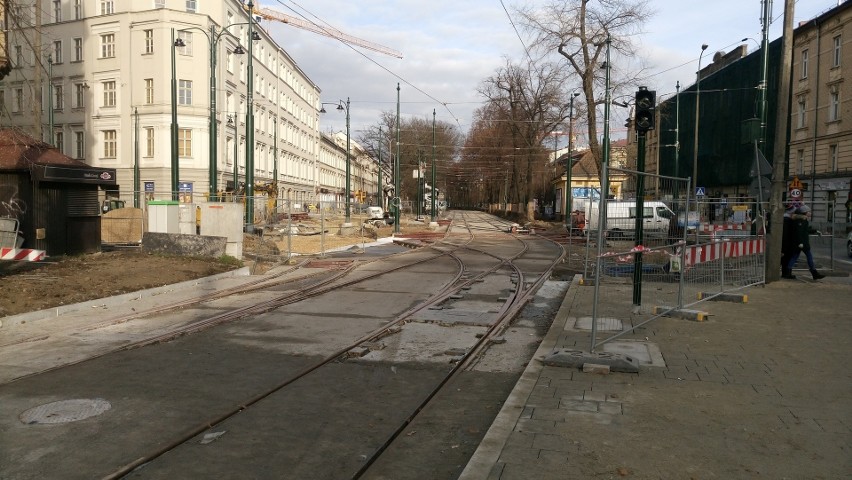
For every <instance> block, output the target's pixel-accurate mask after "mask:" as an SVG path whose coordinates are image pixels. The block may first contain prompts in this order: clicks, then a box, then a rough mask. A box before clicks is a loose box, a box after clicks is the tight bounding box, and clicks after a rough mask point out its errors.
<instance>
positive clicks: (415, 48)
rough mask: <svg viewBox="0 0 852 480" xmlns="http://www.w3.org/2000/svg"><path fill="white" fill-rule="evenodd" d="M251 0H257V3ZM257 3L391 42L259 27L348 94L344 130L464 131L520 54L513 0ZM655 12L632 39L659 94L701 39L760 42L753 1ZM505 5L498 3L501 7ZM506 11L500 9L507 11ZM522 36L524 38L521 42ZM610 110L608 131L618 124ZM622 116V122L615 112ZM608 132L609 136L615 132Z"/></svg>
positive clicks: (777, 12) (659, 3)
mask: <svg viewBox="0 0 852 480" xmlns="http://www.w3.org/2000/svg"><path fill="white" fill-rule="evenodd" d="M256 2H257V0H256ZM257 3H259V5H260V6H261V7H265V8H270V9H275V10H278V11H280V12H282V13H285V14H288V15H291V16H295V17H300V18H305V19H309V20H311V21H313V22H315V23H321V24H323V25H324V26H325V25H330V26H332V27H334V28H336V29H338V30H340V31H342V32H344V33H346V34H349V35H353V36H356V37H359V38H362V39H365V40H369V41H371V42H374V43H377V44H380V45H384V46H387V47H390V48H391V49H394V50H397V51H399V52H401V53H402V54H403V58H402V59H397V58H393V57H390V56H386V55H382V54H379V53H375V52H371V51H367V50H362V49H357V48H355V49H353V48H350V47H348V46H346V45H345V44H343V43H341V42H339V41H336V40H333V39H330V38H326V37H324V36H321V35H318V34H315V33H312V32H308V31H305V30H302V29H299V28H295V27H292V26H290V25H286V24H283V23H278V22H264V27H265V28H267V29H268V31H269V32H270V33H271V34H272V35H273V37H274V38H275V39H276V41H277V42H278V43H279V45H281V46H282V47H283V48H284V50H286V51H287V52H288V53H289V54H290V56H291V57H292V58H293V59H294V60H295V61H296V62H297V64H298V65H299V66H300V67H301V69H302V70H303V71H304V72H305V73H306V74H307V75H308V77H309V78H310V79H311V80H312V81H314V82H315V83H316V84H317V85H319V87H320V89H321V90H322V100H323V101H324V102H337V101H338V100H345V99H346V98H347V97H348V98H350V99H351V108H350V112H351V129H352V132H353V133H352V135H353V136H357V134H358V132H359V131H361V130H363V129H364V128H365V127H366V126H368V125H373V124H375V123H376V122H377V120H378V118H379V115H380V114H381V112H383V111H395V110H396V94H397V92H396V87H397V83H400V84H401V85H400V88H401V93H400V96H401V113H402V115H403V116H404V117H414V116H419V117H421V118H427V119H429V120H431V118H432V110H433V109H434V110H435V111H436V113H437V119H438V120H439V121H447V122H450V123H453V124H455V125H458V126H459V127H460V128H461V130H462V131H463V132H466V131H467V130H468V128H469V126H470V123H471V116H472V112H473V111H474V110H475V109H476V108H477V107H478V106H480V105H482V101H483V99H482V97H480V96H479V95H478V94H477V87H478V86H479V85H480V83H481V82H482V80H483V79H485V78H487V77H488V76H490V75H492V74H493V73H494V72H495V71H496V69H497V68H499V67H500V66H501V65H503V64H504V58H506V57H509V58H512V59H521V58H523V55H524V53H523V52H524V50H523V49H524V46H523V43H522V40H521V39H520V38H519V36H518V34H516V32H515V30H514V29H513V25H512V22H515V23H516V24H517V18H515V16H514V15H515V14H514V9H515V8H516V7H517V6H519V5H521V4H529V3H533V4H535V3H542V2H534V1H528V2H521V1H519V0H503V1H502V3H501V1H500V0H452V1H450V0H429V1H428V2H427V1H425V0H395V1H391V2H389V1H385V0H361V1H357V2H353V1H343V0H297V1H290V0H260V1H259V2H257ZM773 3H774V9H773V10H774V11H773V15H772V16H773V19H774V21H773V23H772V26H771V29H770V40H772V39H775V38H777V37H778V36H780V35H781V28H782V23H783V6H784V1H783V0H775V1H774V2H773ZM649 4H650V6H651V8H652V9H653V11H654V12H655V13H654V15H653V17H652V18H651V20H650V21H649V22H648V23H647V24H646V25H645V27H644V33H643V34H641V35H640V36H638V37H637V38H636V39H635V40H636V42H637V44H638V45H639V51H640V55H641V56H642V58H643V60H644V62H645V63H646V65H647V67H648V69H647V72H648V77H647V80H646V82H645V83H646V84H647V86H648V87H649V88H650V89H652V90H657V94H658V96H659V95H666V94H669V93H674V91H675V83H676V82H677V81H680V83H681V85H682V86H683V87H686V86H689V85H691V84H692V83H693V81H694V79H695V72H696V70H697V67H698V57H699V54H700V52H701V45H702V44H703V43H706V44H708V45H709V47H708V49H707V51H706V52H705V54H704V58H703V60H702V63H703V65H707V63H708V60H709V58H711V57H712V55H713V54H714V53H715V52H717V51H722V50H725V51H729V50H730V49H732V48H733V47H735V46H737V45H739V44H740V43H741V42H740V40H741V39H743V38H745V37H750V38H752V39H754V41H752V40H747V41H746V43H748V44H749V51H751V50H752V49H755V48H757V44H756V43H755V42H759V41H760V39H761V24H760V16H761V1H760V0H714V1H707V0H650V2H649ZM836 5H837V0H798V1H797V2H796V6H795V17H794V25H795V24H798V22H800V21H805V20H809V19H811V18H813V17H815V16H816V15H818V14H819V13H821V12H824V11H826V10H828V9H830V8H832V7H834V6H836ZM504 6H505V9H504ZM507 12H508V13H507ZM528 41H529V40H528V39H526V38H523V42H525V43H528ZM326 109H327V110H328V113H326V114H324V115H323V116H322V118H321V119H320V121H321V129H322V130H323V131H339V130H344V129H345V126H346V124H345V115H343V114H341V113H340V112H337V111H336V110H334V109H333V107H331V108H329V107H326ZM618 110H620V109H614V111H613V117H614V118H613V124H612V125H613V127H619V126H621V125H623V124H624V121H623V116H624V115H625V114H626V112H624V113H618ZM618 115H622V118H618ZM616 130H618V128H614V133H613V135H614V136H618V133H617V132H616Z"/></svg>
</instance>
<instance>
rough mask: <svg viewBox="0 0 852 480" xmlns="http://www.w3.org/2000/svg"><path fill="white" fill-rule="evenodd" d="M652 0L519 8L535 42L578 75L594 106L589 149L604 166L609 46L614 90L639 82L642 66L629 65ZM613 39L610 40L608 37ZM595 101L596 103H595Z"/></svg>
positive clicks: (556, 0)
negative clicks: (601, 125)
mask: <svg viewBox="0 0 852 480" xmlns="http://www.w3.org/2000/svg"><path fill="white" fill-rule="evenodd" d="M651 13H652V12H651V11H650V9H649V8H648V1H647V0H595V1H594V2H592V1H590V0H567V1H566V0H551V1H549V2H548V3H546V4H545V5H544V6H542V7H536V8H534V7H527V8H526V9H523V10H521V11H520V12H519V14H520V15H521V17H522V18H523V24H524V26H525V27H526V28H527V29H528V31H529V32H531V33H532V35H533V37H534V39H535V40H534V43H533V48H534V49H543V50H544V51H547V52H558V53H559V54H560V55H561V56H562V57H564V59H565V60H567V63H568V66H569V67H570V73H571V75H572V76H573V77H574V78H575V79H576V80H578V81H579V83H580V88H581V90H582V93H583V97H584V98H585V103H586V104H587V105H589V106H591V107H590V108H587V109H586V110H585V114H586V120H587V122H586V123H587V128H588V136H589V149H590V150H591V151H592V154H593V155H594V158H595V160H596V163H597V167H598V174H600V171H601V159H602V155H601V153H602V152H601V146H600V143H599V141H598V111H597V107H599V106H602V105H603V104H604V102H605V98H606V95H605V94H602V91H603V92H604V93H605V85H604V84H605V73H606V72H605V70H604V69H603V68H602V67H604V63H605V60H606V49H607V47H609V48H610V57H611V61H612V58H616V59H619V60H620V61H617V62H612V63H613V64H612V65H610V72H611V78H610V88H611V91H612V92H614V93H613V96H615V95H616V93H615V92H619V90H621V91H622V92H624V91H626V89H629V88H632V87H635V85H636V78H637V76H638V74H639V73H640V72H641V69H638V70H639V71H636V72H632V73H631V72H630V68H629V67H627V68H617V66H616V64H619V65H624V66H627V65H629V64H630V62H631V60H630V59H631V58H632V57H633V55H634V54H635V48H634V45H633V43H632V37H633V36H634V35H636V34H638V33H641V29H642V25H643V24H644V22H645V21H646V20H647V19H648V17H649V16H650V15H651ZM607 41H609V42H607ZM592 107H593V108H592Z"/></svg>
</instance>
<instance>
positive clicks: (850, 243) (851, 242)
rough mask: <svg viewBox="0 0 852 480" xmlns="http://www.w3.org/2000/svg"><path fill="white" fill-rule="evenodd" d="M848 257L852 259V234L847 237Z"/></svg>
mask: <svg viewBox="0 0 852 480" xmlns="http://www.w3.org/2000/svg"><path fill="white" fill-rule="evenodd" d="M846 255H849V258H852V232H849V235H846Z"/></svg>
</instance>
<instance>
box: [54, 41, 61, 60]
mask: <svg viewBox="0 0 852 480" xmlns="http://www.w3.org/2000/svg"><path fill="white" fill-rule="evenodd" d="M53 63H62V41H61V40H57V41H55V42H53Z"/></svg>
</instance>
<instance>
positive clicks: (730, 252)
mask: <svg viewBox="0 0 852 480" xmlns="http://www.w3.org/2000/svg"><path fill="white" fill-rule="evenodd" d="M765 250H766V241H765V239H763V238H758V239H753V240H725V241H721V242H715V243H710V244H706V245H690V246H687V247H686V251H685V253H684V256H685V257H686V265H687V266H693V265H696V264H698V263H704V262H712V261H713V260H718V259H720V258H722V255H723V254H724V256H725V258H736V257H744V256H747V255H757V254H762V253H763V252H764V251H765Z"/></svg>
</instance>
